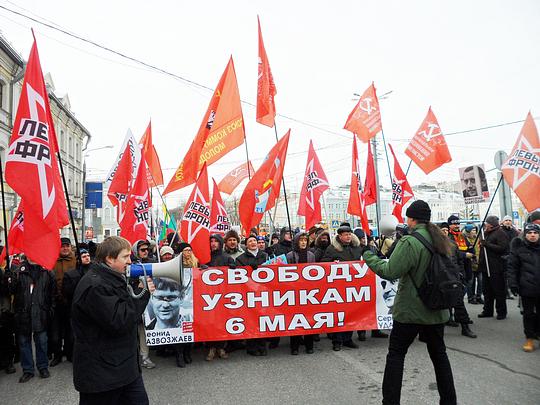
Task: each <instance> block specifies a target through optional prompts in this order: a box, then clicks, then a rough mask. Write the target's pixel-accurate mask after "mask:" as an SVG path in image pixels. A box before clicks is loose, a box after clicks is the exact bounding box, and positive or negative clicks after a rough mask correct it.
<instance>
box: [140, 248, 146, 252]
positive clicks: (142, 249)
mask: <svg viewBox="0 0 540 405" xmlns="http://www.w3.org/2000/svg"><path fill="white" fill-rule="evenodd" d="M139 250H140V251H141V252H148V248H140V249H139Z"/></svg>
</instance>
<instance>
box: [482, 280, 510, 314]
mask: <svg viewBox="0 0 540 405" xmlns="http://www.w3.org/2000/svg"><path fill="white" fill-rule="evenodd" d="M494 304H495V308H496V310H497V314H498V315H504V316H506V313H507V310H506V284H505V280H504V273H493V272H492V273H491V275H490V276H489V277H488V276H487V273H484V313H486V314H488V315H493V305H494Z"/></svg>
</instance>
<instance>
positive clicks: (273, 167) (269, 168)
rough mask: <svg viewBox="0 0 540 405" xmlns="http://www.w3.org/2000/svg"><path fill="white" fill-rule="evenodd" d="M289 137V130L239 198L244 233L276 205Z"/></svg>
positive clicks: (267, 156)
mask: <svg viewBox="0 0 540 405" xmlns="http://www.w3.org/2000/svg"><path fill="white" fill-rule="evenodd" d="M290 135H291V130H290V129H289V130H288V131H287V133H286V134H285V136H284V137H283V138H281V139H280V140H279V141H278V142H277V143H276V144H275V145H274V147H273V148H272V149H271V150H270V152H269V153H268V155H266V158H265V160H264V162H263V164H262V165H261V167H260V168H259V170H257V171H256V172H255V174H254V175H253V177H252V178H251V180H250V181H249V183H248V184H247V185H246V188H245V189H244V193H243V194H242V197H240V203H239V205H238V207H239V208H238V211H239V213H240V223H241V224H242V227H243V228H244V232H249V230H250V229H251V228H253V227H254V226H257V225H258V224H259V222H261V219H262V217H263V215H264V213H265V212H266V211H268V210H270V209H271V208H273V207H274V205H276V201H277V199H278V197H279V192H280V190H281V180H282V179H283V168H284V167H285V158H286V157H287V147H288V146H289V137H290Z"/></svg>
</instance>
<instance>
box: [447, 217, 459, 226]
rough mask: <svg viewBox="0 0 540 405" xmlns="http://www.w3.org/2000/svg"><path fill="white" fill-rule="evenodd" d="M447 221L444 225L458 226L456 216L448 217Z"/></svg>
mask: <svg viewBox="0 0 540 405" xmlns="http://www.w3.org/2000/svg"><path fill="white" fill-rule="evenodd" d="M447 221H448V223H447V224H446V225H459V217H458V216H457V215H450V216H449V217H448V220H447Z"/></svg>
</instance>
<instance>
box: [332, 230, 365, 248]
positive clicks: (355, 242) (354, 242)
mask: <svg viewBox="0 0 540 405" xmlns="http://www.w3.org/2000/svg"><path fill="white" fill-rule="evenodd" d="M351 235H352V239H351V246H352V247H357V246H360V239H358V236H356V235H355V234H354V233H353V234H351ZM338 236H339V235H336V236H334V237H333V238H332V246H334V248H335V249H336V250H337V251H338V252H343V246H344V245H343V244H342V243H341V240H339V238H338Z"/></svg>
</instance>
